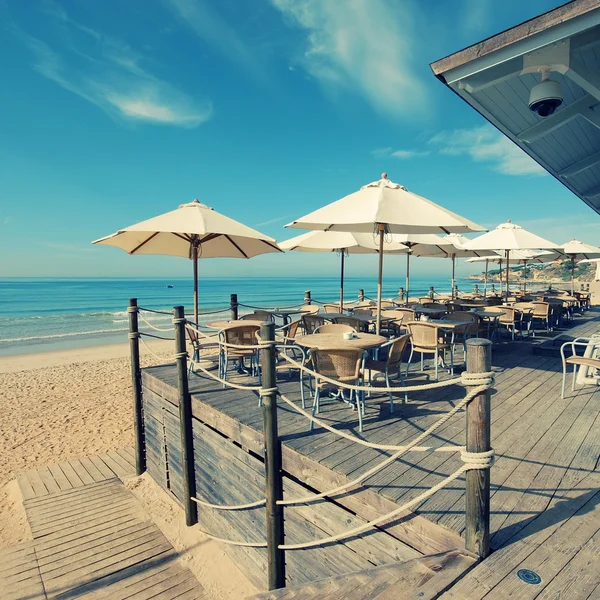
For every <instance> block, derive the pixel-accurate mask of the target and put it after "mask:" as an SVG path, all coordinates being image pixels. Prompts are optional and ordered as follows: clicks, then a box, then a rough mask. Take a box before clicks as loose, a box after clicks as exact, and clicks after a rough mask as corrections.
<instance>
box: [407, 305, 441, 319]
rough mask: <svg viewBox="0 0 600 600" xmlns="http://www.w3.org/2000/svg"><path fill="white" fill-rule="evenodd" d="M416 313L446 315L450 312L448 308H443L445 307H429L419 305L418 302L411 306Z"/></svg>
mask: <svg viewBox="0 0 600 600" xmlns="http://www.w3.org/2000/svg"><path fill="white" fill-rule="evenodd" d="M411 308H412V309H413V310H414V311H415V313H416V314H418V315H427V316H428V317H429V316H432V317H433V316H434V315H445V314H446V313H447V312H448V309H443V308H428V307H427V306H419V305H417V304H415V305H413V306H412V307H411Z"/></svg>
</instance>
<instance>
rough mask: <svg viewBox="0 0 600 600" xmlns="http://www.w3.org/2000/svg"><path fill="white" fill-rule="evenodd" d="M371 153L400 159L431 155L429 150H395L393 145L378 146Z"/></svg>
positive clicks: (380, 156)
mask: <svg viewBox="0 0 600 600" xmlns="http://www.w3.org/2000/svg"><path fill="white" fill-rule="evenodd" d="M371 154H372V155H373V156H374V157H375V158H398V159H400V160H407V159H409V158H418V157H422V156H429V154H430V152H429V151H427V150H394V149H393V148H392V147H387V148H376V149H375V150H373V151H371Z"/></svg>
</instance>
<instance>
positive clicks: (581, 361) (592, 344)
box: [560, 337, 600, 398]
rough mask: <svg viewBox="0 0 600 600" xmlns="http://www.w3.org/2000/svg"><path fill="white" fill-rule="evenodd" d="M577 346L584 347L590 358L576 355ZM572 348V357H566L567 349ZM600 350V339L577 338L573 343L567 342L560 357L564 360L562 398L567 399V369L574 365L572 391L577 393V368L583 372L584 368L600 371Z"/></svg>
mask: <svg viewBox="0 0 600 600" xmlns="http://www.w3.org/2000/svg"><path fill="white" fill-rule="evenodd" d="M576 346H579V347H582V346H583V347H584V348H585V351H584V354H587V355H588V356H579V355H578V354H576ZM567 347H570V348H571V356H568V357H567V356H565V349H566V348H567ZM599 350H600V338H593V339H592V338H583V337H580V338H575V339H574V340H573V341H572V342H566V343H564V344H563V345H562V346H561V347H560V357H561V359H562V367H563V377H562V388H561V395H560V397H561V398H564V397H565V385H566V382H567V367H568V365H573V383H572V385H571V391H573V392H574V391H575V383H576V381H577V367H579V370H581V368H582V367H586V368H587V369H594V370H595V371H596V372H598V371H600V358H597V356H598V351H599Z"/></svg>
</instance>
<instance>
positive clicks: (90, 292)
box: [0, 277, 474, 355]
mask: <svg viewBox="0 0 600 600" xmlns="http://www.w3.org/2000/svg"><path fill="white" fill-rule="evenodd" d="M473 283H474V282H473V281H471V280H468V279H457V285H458V287H459V289H461V290H463V291H471V290H472V289H473ZM403 285H404V280H399V279H398V280H395V281H392V280H390V281H384V287H383V296H384V298H391V297H395V296H396V295H397V293H398V289H399V287H400V286H403ZM430 285H433V286H434V287H435V289H436V291H438V292H448V291H450V281H449V279H447V278H435V277H428V278H427V279H417V278H415V279H413V280H411V290H410V292H411V296H418V295H426V293H427V292H428V290H429V286H430ZM171 286H172V287H171ZM360 288H363V289H364V290H365V295H367V296H369V297H372V298H375V297H376V294H377V280H376V279H374V278H368V277H364V278H348V279H347V280H346V283H345V297H346V300H348V301H352V300H355V299H356V298H357V295H358V290H359V289H360ZM305 290H310V291H311V293H312V297H313V298H314V299H315V300H318V301H320V302H330V301H331V302H335V301H337V300H339V279H338V278H335V277H326V278H316V277H305V278H302V277H289V278H285V277H282V278H251V279H250V278H211V279H201V280H200V285H199V300H200V312H210V311H215V310H219V309H221V308H226V307H228V305H229V295H230V294H232V293H237V295H238V300H239V302H240V303H244V304H249V305H253V306H261V307H266V308H269V307H280V308H282V307H284V306H290V305H294V304H298V303H301V302H302V301H303V298H304V291H305ZM192 297H193V283H192V280H191V279H189V278H185V279H166V278H161V279H158V278H157V279H131V278H122V279H104V278H89V279H87V278H86V279H84V278H81V279H45V278H35V279H33V278H32V279H24V278H23V279H21V278H14V279H12V278H11V279H0V355H10V354H22V353H30V352H41V351H46V350H62V349H68V348H81V347H87V346H94V345H103V344H111V343H119V342H125V341H126V340H127V335H126V332H127V330H128V320H127V312H126V309H127V302H128V299H129V298H138V303H139V305H140V306H143V307H148V308H152V309H156V310H167V311H168V310H171V309H172V308H173V306H176V305H178V304H181V305H184V306H185V307H186V313H188V314H192V313H193V309H192ZM245 310H246V311H247V312H249V311H250V310H251V309H245ZM146 316H147V315H146ZM224 316H226V315H224ZM170 318H171V317H170V316H168V315H155V314H154V315H151V316H149V319H150V321H151V322H153V323H155V324H156V325H161V323H162V326H163V327H164V326H165V325H164V324H168V323H170ZM218 318H221V316H220V315H216V316H214V315H213V316H208V315H207V316H205V317H202V316H201V317H200V322H201V323H203V322H207V321H210V320H215V319H218Z"/></svg>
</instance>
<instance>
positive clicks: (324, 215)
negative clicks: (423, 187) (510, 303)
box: [287, 173, 485, 332]
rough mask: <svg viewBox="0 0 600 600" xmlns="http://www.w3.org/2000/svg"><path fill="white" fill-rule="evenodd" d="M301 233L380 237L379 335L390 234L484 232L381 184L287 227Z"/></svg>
mask: <svg viewBox="0 0 600 600" xmlns="http://www.w3.org/2000/svg"><path fill="white" fill-rule="evenodd" d="M287 227H296V228H299V229H313V230H314V229H320V230H326V231H350V232H356V233H376V234H377V235H378V236H379V273H378V285H377V332H379V330H380V325H381V281H382V276H383V245H384V241H385V237H386V234H390V233H392V234H393V233H466V232H469V231H485V228H483V227H481V226H480V225H477V224H476V223H473V222H472V221H469V220H468V219H465V218H464V217H461V216H459V215H457V214H455V213H453V212H450V211H449V210H446V209H445V208H442V207H441V206H439V205H437V204H435V203H434V202H431V200H427V199H426V198H423V197H421V196H418V195H417V194H413V193H412V192H409V191H408V190H407V189H406V188H405V187H404V186H402V185H400V184H398V183H394V182H392V181H390V180H389V179H388V178H387V174H386V173H383V174H382V176H381V179H380V180H379V181H374V182H373V183H369V184H367V185H365V186H363V187H362V188H360V190H358V191H357V192H354V193H352V194H350V195H348V196H345V197H344V198H342V199H340V200H337V201H336V202H332V203H331V204H328V205H327V206H324V207H323V208H320V209H318V210H316V211H314V212H312V213H309V214H308V215H306V216H304V217H301V218H300V219H297V220H295V221H293V222H292V223H290V224H288V225H287Z"/></svg>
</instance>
